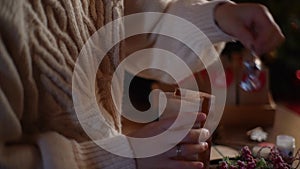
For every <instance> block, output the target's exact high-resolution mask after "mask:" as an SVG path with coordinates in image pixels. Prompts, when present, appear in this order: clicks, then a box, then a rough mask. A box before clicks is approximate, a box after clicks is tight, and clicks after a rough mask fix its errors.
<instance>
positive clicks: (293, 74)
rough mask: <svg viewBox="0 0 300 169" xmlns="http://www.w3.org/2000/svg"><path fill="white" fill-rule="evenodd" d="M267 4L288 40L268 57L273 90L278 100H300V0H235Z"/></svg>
mask: <svg viewBox="0 0 300 169" xmlns="http://www.w3.org/2000/svg"><path fill="white" fill-rule="evenodd" d="M234 1H235V2H258V3H261V4H264V5H265V6H267V7H268V8H269V10H270V12H271V13H272V15H273V17H274V19H275V21H276V22H277V23H278V24H279V26H280V27H281V29H282V31H283V33H284V35H285V36H286V41H285V43H284V44H283V45H282V46H281V47H280V48H279V49H278V50H276V51H274V52H272V53H270V54H269V55H268V56H266V58H265V60H264V63H265V64H266V65H267V67H268V68H269V70H270V79H269V80H270V90H271V93H272V95H273V98H274V100H275V101H280V102H282V101H283V102H295V103H300V1H299V0H288V1H286V0H234Z"/></svg>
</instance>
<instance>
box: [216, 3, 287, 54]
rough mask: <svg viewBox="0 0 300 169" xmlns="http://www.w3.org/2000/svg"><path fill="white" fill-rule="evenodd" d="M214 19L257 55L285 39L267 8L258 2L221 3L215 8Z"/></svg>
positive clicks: (225, 30) (276, 45)
mask: <svg viewBox="0 0 300 169" xmlns="http://www.w3.org/2000/svg"><path fill="white" fill-rule="evenodd" d="M215 21H216V22H217V24H218V25H219V27H220V28H221V29H222V30H223V31H224V32H225V33H227V34H229V35H231V36H234V37H236V38H237V39H238V40H240V41H241V42H242V43H243V44H244V46H246V47H247V48H249V49H253V50H254V51H255V52H256V53H257V54H258V55H261V54H264V53H267V52H270V51H272V50H273V49H275V48H276V47H278V46H279V45H280V44H281V43H282V42H283V41H284V39H285V38H284V35H283V34H282V32H281V30H280V28H279V26H278V25H277V24H276V23H275V21H274V19H273V18H272V15H271V14H270V12H269V11H268V9H267V8H266V7H265V6H263V5H260V4H255V3H241V4H234V3H222V4H220V5H218V6H217V7H216V9H215Z"/></svg>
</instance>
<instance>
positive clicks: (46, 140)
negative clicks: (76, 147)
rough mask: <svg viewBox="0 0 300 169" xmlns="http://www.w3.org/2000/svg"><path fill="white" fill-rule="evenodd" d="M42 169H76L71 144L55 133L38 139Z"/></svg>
mask: <svg viewBox="0 0 300 169" xmlns="http://www.w3.org/2000/svg"><path fill="white" fill-rule="evenodd" d="M37 145H38V147H39V149H40V151H41V155H42V161H43V168H44V169H53V168H59V169H70V168H72V169H78V166H77V163H76V161H75V156H74V153H73V147H72V144H71V142H70V141H69V140H68V139H66V138H65V137H63V136H62V135H59V134H58V133H55V132H50V133H46V134H43V135H41V136H39V137H38V140H37Z"/></svg>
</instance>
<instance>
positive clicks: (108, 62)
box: [0, 0, 284, 169]
mask: <svg viewBox="0 0 300 169" xmlns="http://www.w3.org/2000/svg"><path fill="white" fill-rule="evenodd" d="M183 2H184V3H183ZM0 3H1V4H0V23H1V27H0V29H1V33H0V168H7V169H34V168H45V169H59V168H62V169H63V168H65V169H71V168H72V169H77V168H78V169H79V168H88V169H92V168H103V169H109V168H111V169H113V168H114V169H119V168H125V169H126V168H127V169H133V168H163V169H167V168H186V169H189V168H202V166H203V164H202V163H201V162H200V161H184V160H176V159H174V158H172V157H174V156H175V155H176V153H175V151H176V148H174V149H171V150H170V151H168V152H166V153H163V154H161V155H158V156H155V157H149V158H146V159H132V158H125V157H120V156H117V155H114V154H111V153H109V152H107V151H105V150H103V149H102V148H101V147H99V146H97V145H96V144H95V143H94V142H93V141H91V140H90V139H89V137H88V136H87V135H86V133H85V132H84V131H83V129H82V128H81V126H80V124H79V122H78V119H77V117H76V114H75V112H74V107H73V101H72V71H73V69H74V64H75V61H76V58H77V56H78V54H79V52H80V50H81V49H82V47H83V45H84V44H85V42H86V41H87V40H88V39H89V37H90V36H91V35H92V34H93V33H94V32H96V31H97V30H98V29H100V28H101V27H102V26H104V25H105V24H107V23H109V22H110V21H112V20H115V19H117V18H120V17H122V16H123V15H124V10H125V15H127V14H132V13H137V12H144V11H152V12H153V11H155V12H164V13H171V14H174V15H177V16H180V17H182V18H185V19H187V20H189V21H191V22H192V23H194V24H195V25H196V26H197V27H199V28H200V29H201V30H203V32H204V33H205V34H206V35H207V37H208V38H209V39H210V40H211V41H212V42H213V43H217V42H221V41H228V40H232V39H239V40H240V41H241V42H242V43H243V44H244V45H245V46H247V47H249V48H250V47H252V48H253V49H254V50H255V51H256V53H258V54H261V53H264V52H268V51H270V50H272V49H274V48H275V47H276V46H278V44H280V43H281V42H282V40H283V39H284V37H283V35H282V33H281V32H280V29H279V28H278V26H277V25H276V24H275V23H274V21H273V19H272V17H271V15H270V14H269V12H268V10H267V9H266V8H264V7H262V6H260V5H258V4H240V5H237V4H234V3H231V2H229V1H208V2H207V1H201V0H195V1H193V0H177V1H176V0H153V1H149V0H125V2H123V1H122V0H1V2H0ZM120 24H122V23H120ZM120 26H122V25H115V28H114V29H116V30H119V31H122V30H121V29H119V27H120ZM153 26H155V25H153ZM224 32H225V33H224ZM115 36H118V35H115ZM151 40H152V41H150V40H149V39H147V38H146V39H145V38H142V39H138V40H134V41H128V42H126V43H127V44H126V46H127V47H126V51H125V50H124V47H123V44H122V43H123V42H122V43H121V44H119V45H118V46H115V47H114V48H113V49H112V50H111V51H110V52H109V53H108V54H107V57H106V58H105V59H104V60H103V63H102V64H101V65H100V68H99V71H98V73H97V79H96V84H97V85H96V88H97V90H96V91H97V93H96V97H97V100H98V102H99V104H100V105H102V106H103V107H104V108H105V110H106V111H105V113H104V114H102V116H103V117H104V118H105V119H106V121H108V122H109V124H110V125H111V126H110V128H113V129H114V130H115V131H118V132H115V131H111V129H108V128H100V131H101V132H100V134H99V135H100V136H101V138H100V139H99V142H101V144H111V143H114V142H118V141H119V140H123V141H122V142H121V143H120V142H118V143H116V144H114V145H115V146H114V147H113V148H115V149H119V150H120V151H124V152H127V153H134V152H132V149H131V147H130V143H128V142H127V141H126V138H125V137H124V136H123V135H122V133H121V129H122V126H121V117H120V116H119V114H118V113H116V110H115V108H114V107H113V106H112V97H111V94H110V92H109V91H110V90H108V89H109V87H110V80H109V79H111V75H112V73H113V72H114V70H115V68H116V66H117V64H118V63H119V62H120V57H121V56H122V53H124V52H125V53H126V52H128V53H130V52H131V51H135V50H138V49H142V48H144V47H149V45H150V46H151V44H153V43H152V42H153V41H159V38H154V39H151ZM262 44H263V45H262ZM174 50H175V52H176V50H180V49H174ZM184 59H188V56H187V57H186V58H184ZM158 78H159V77H158ZM107 79H108V80H107ZM204 119H205V116H204V115H202V114H201V113H199V115H198V121H201V120H204ZM87 120H89V119H87ZM167 125H168V121H164V120H163V121H159V122H155V123H153V124H151V126H146V127H145V128H142V129H140V131H138V132H137V133H133V134H132V136H139V137H142V136H143V135H145V136H146V135H147V133H149V129H151V130H157V131H160V130H161V129H162V128H164V127H166V126H167ZM198 135H199V132H198V131H197V130H193V129H192V130H191V131H190V133H189V135H188V136H187V137H186V138H184V139H183V141H182V142H184V143H185V144H186V145H188V146H189V147H190V149H187V148H186V149H184V147H183V152H182V155H185V156H192V155H194V154H197V153H199V152H201V151H204V150H205V149H206V148H207V144H206V143H201V144H199V143H197V141H195V138H197V136H198ZM187 159H188V158H187Z"/></svg>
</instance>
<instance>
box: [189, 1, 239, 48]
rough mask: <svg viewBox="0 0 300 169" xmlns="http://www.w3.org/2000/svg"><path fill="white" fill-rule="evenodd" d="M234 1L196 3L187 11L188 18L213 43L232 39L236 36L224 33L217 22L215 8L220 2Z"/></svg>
mask: <svg viewBox="0 0 300 169" xmlns="http://www.w3.org/2000/svg"><path fill="white" fill-rule="evenodd" d="M224 2H225V3H232V2H231V1H228V0H215V1H209V2H205V3H199V4H197V3H195V4H193V5H192V6H191V7H190V10H187V11H186V15H187V16H186V17H187V18H186V19H188V20H190V21H191V22H192V23H193V24H195V25H196V26H197V27H198V28H199V29H200V30H201V31H202V32H203V33H204V34H205V35H206V36H207V37H208V39H209V40H210V41H211V42H212V43H218V42H224V41H225V42H226V41H231V40H233V39H234V37H232V36H230V35H228V34H226V33H224V32H223V31H222V30H221V29H220V28H219V26H218V25H217V24H216V22H215V17H214V10H215V7H216V6H217V5H219V4H220V3H224Z"/></svg>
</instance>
